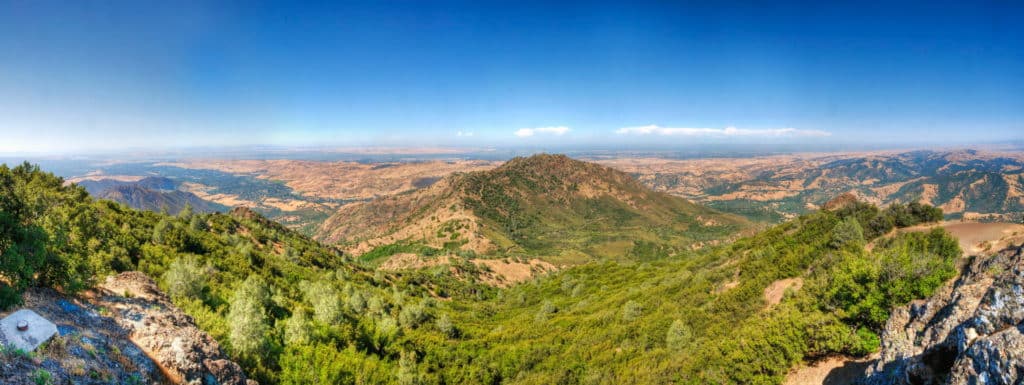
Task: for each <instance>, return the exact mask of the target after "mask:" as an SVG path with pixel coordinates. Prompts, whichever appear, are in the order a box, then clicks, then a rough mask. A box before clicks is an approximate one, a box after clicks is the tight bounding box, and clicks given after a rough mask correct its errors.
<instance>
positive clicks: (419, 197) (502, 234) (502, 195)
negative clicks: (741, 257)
mask: <svg viewBox="0 0 1024 385" xmlns="http://www.w3.org/2000/svg"><path fill="white" fill-rule="evenodd" d="M744 225H745V221H744V220H742V219H741V218H739V217H736V216H732V215H725V214H722V213H719V212H716V211H714V210H711V209H708V208H705V207H702V206H699V205H695V204H693V203H691V202H689V201H687V200H685V199H682V198H678V197H674V196H671V195H668V194H664V193H658V192H654V191H651V190H650V189H648V188H646V187H644V186H643V185H641V184H640V183H639V182H637V181H636V180H635V179H634V178H633V177H631V176H630V175H629V174H626V173H623V172H621V171H617V170H614V169H611V168H608V167H604V166H601V165H598V164H594V163H587V162H582V161H578V160H574V159H571V158H569V157H566V156H564V155H546V154H544V155H535V156H531V157H528V158H515V159H512V160H510V161H508V162H506V163H505V164H503V165H502V166H500V167H498V168H496V169H493V170H487V171H478V172H470V173H458V174H453V175H450V176H448V177H446V178H444V179H443V180H441V181H438V182H436V183H434V184H433V185H431V186H430V187H428V188H425V189H421V190H417V191H414V192H411V193H406V194H399V195H395V196H389V197H384V198H380V199H376V200H373V201H370V202H363V203H356V204H351V205H348V206H344V207H342V208H341V210H340V211H339V212H338V213H337V214H335V215H333V216H332V217H331V218H329V219H328V220H327V221H326V222H325V223H324V224H323V225H322V226H321V227H320V230H319V232H318V234H317V235H318V238H319V239H321V240H323V241H327V242H341V243H343V244H346V245H348V246H349V250H350V251H352V252H354V253H355V254H362V253H365V252H367V251H369V250H372V249H373V248H375V247H378V246H383V245H389V244H394V243H420V244H425V245H427V246H430V247H435V248H448V249H461V250H472V251H474V252H476V253H484V254H486V253H492V252H496V251H502V252H511V253H516V252H526V253H529V254H532V255H549V256H550V255H556V254H562V255H567V254H566V253H568V254H569V255H573V256H572V257H565V258H566V259H576V260H580V261H583V260H588V259H590V257H622V256H624V255H625V254H628V253H630V252H632V251H637V252H641V251H643V250H647V249H644V248H645V247H646V248H648V249H650V250H647V251H650V252H651V253H652V254H653V253H657V252H659V251H663V249H665V247H679V248H682V247H691V246H692V245H694V244H697V243H699V242H706V241H713V240H715V239H718V238H722V237H724V236H725V235H727V234H730V233H734V232H735V231H736V230H737V229H739V228H741V227H743V226H744ZM648 243H649V244H648ZM638 246H640V247H639V248H638Z"/></svg>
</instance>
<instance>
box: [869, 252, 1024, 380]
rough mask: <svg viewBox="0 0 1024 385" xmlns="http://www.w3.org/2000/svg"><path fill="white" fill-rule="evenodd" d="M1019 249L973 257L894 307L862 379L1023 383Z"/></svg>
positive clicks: (1023, 269) (1023, 285) (1023, 281)
mask: <svg viewBox="0 0 1024 385" xmlns="http://www.w3.org/2000/svg"><path fill="white" fill-rule="evenodd" d="M1022 253H1024V247H1014V248H1010V249H1007V250H1004V251H1002V252H1000V253H998V254H996V255H995V256H993V257H975V258H972V259H971V260H970V262H969V263H967V264H966V266H965V267H964V270H963V273H962V274H961V276H960V277H959V278H958V279H957V280H956V281H955V283H953V284H950V285H947V286H946V287H945V288H944V289H943V290H942V291H940V292H939V293H937V294H936V295H935V296H933V297H932V298H931V299H930V300H928V301H918V302H915V303H912V304H911V305H910V306H908V307H905V308H901V309H896V310H895V311H894V313H893V315H892V318H890V320H889V322H888V323H887V324H886V327H885V330H884V331H883V333H882V352H881V358H880V360H879V362H878V363H877V364H875V366H874V367H873V368H871V369H870V370H869V371H868V377H867V379H866V380H865V381H864V382H865V383H867V384H872V385H887V384H914V385H920V384H1019V383H1021V381H1024V331H1022V330H1024V255H1022Z"/></svg>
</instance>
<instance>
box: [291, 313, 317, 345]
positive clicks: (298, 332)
mask: <svg viewBox="0 0 1024 385" xmlns="http://www.w3.org/2000/svg"><path fill="white" fill-rule="evenodd" d="M311 327H312V325H311V324H310V322H309V313H307V312H306V310H305V309H298V310H296V311H295V312H294V313H292V316H291V317H289V318H288V320H287V321H285V324H284V341H285V344H287V345H293V346H298V345H303V344H307V343H309V341H310V334H311V333H310V328H311Z"/></svg>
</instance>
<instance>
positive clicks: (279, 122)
mask: <svg viewBox="0 0 1024 385" xmlns="http://www.w3.org/2000/svg"><path fill="white" fill-rule="evenodd" d="M750 3H763V4H770V5H751V4H750ZM824 3H829V4H824ZM1022 19H1024V6H1022V5H1021V3H1020V2H1014V1H972V2H955V3H953V2H950V3H947V2H942V1H933V2H928V3H920V4H917V3H906V2H895V1H886V2H877V3H875V2H865V1H858V2H849V3H845V4H844V3H834V2H819V1H814V2H810V1H809V2H793V3H783V2H737V3H732V4H730V3H727V2H705V1H700V2H686V1H677V2H649V3H645V2H619V3H616V2H569V1H566V2H550V1H546V2H529V1H509V2H497V1H471V2H437V1H408V2H392V1H375V2H336V1H332V2H323V3H317V2H312V3H302V4H300V3H299V2H291V1H289V2H186V1H180V2H179V1H164V2H147V1H123V2H122V1H95V2H94V1H81V2H61V3H57V2H54V3H50V2H46V1H4V0H0V133H2V135H3V140H0V152H34V151H44V152H47V151H50V152H53V151H56V152H60V151H66V152H74V151H84V150H89V149H103V150H109V149H119V148H128V147H134V148H154V149H159V148H168V147H188V146H225V145H231V146H238V145H256V144H264V145H285V146H305V145H317V146H324V145H326V146H334V145H337V146H360V145H377V146H428V145H429V146H435V145H443V146H537V145H544V146H560V145H565V146H589V145H593V146H603V147H608V146H612V147H615V146H624V147H625V146H630V145H636V146H661V147H674V146H689V145H701V144H704V143H730V144H735V143H757V144H764V143H785V144H788V145H792V144H794V143H798V144H799V143H808V144H821V143H829V144H833V145H834V144H837V143H840V144H841V143H849V144H852V145H855V144H886V145H900V146H919V145H947V144H968V143H981V142H998V141H1004V140H1020V139H1021V138H1022V137H1024V134H1022V133H1024V23H1022V22H1021V20H1022Z"/></svg>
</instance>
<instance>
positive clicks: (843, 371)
mask: <svg viewBox="0 0 1024 385" xmlns="http://www.w3.org/2000/svg"><path fill="white" fill-rule="evenodd" d="M876 359H877V357H874V356H872V357H868V358H853V357H847V356H835V357H828V358H826V359H823V360H820V361H817V362H814V363H811V364H809V365H806V366H801V367H798V368H795V369H793V370H791V371H790V372H789V375H787V376H786V381H785V382H783V384H784V385H849V384H853V383H854V381H856V380H857V379H860V378H862V377H863V376H864V371H865V370H866V369H867V368H868V367H869V366H871V364H872V363H874V362H875V360H876Z"/></svg>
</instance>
